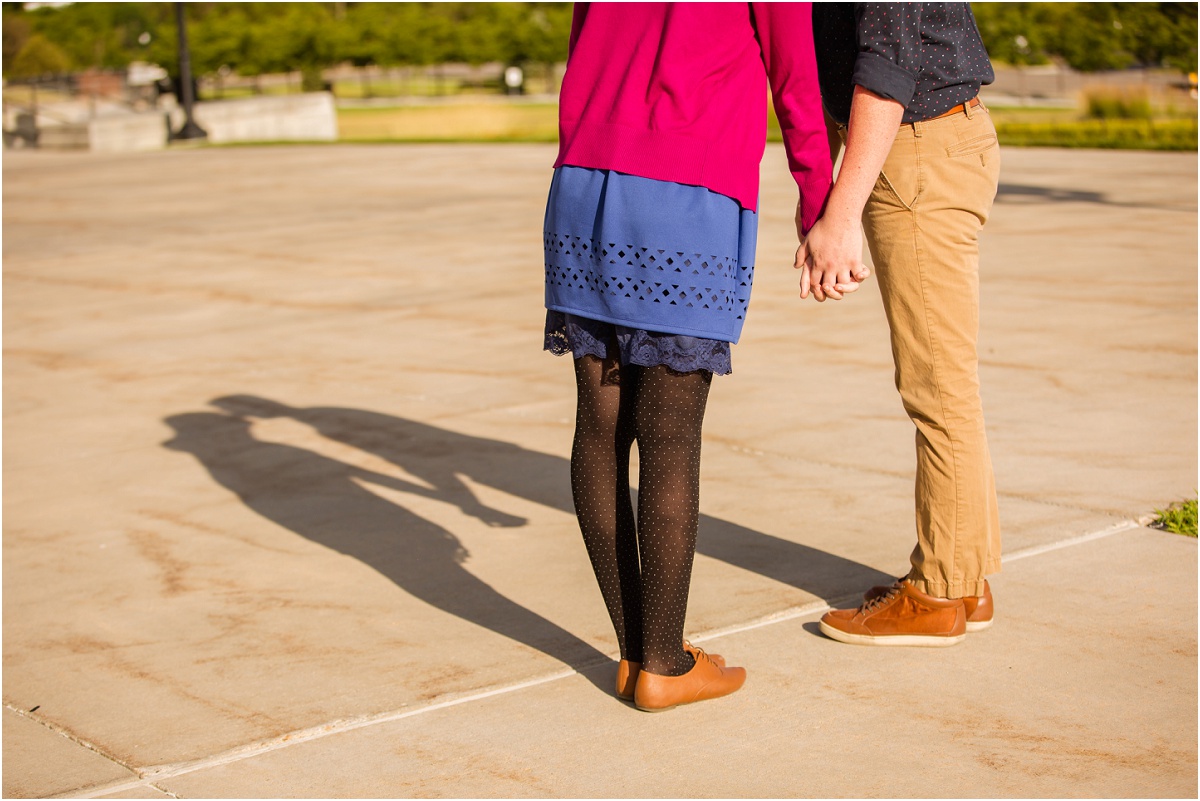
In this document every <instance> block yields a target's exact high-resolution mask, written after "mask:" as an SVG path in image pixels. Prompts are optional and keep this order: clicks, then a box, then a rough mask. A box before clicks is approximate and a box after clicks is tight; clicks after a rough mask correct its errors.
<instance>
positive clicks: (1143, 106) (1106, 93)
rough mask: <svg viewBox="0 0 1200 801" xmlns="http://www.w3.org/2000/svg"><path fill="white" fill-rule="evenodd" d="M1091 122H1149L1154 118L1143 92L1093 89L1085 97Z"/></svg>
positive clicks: (1147, 98) (1148, 100) (1148, 99)
mask: <svg viewBox="0 0 1200 801" xmlns="http://www.w3.org/2000/svg"><path fill="white" fill-rule="evenodd" d="M1085 100H1086V103H1085V107H1086V110H1087V117H1088V119H1091V120H1149V119H1152V118H1153V117H1154V110H1153V109H1152V108H1151V107H1150V98H1149V97H1147V96H1146V93H1145V92H1144V91H1122V90H1119V89H1093V90H1092V91H1089V92H1088V93H1087V94H1086V95H1085Z"/></svg>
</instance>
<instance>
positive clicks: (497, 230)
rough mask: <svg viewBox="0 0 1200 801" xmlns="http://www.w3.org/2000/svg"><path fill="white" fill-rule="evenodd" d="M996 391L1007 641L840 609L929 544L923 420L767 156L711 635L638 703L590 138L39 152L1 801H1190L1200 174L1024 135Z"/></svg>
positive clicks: (990, 378)
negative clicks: (579, 315)
mask: <svg viewBox="0 0 1200 801" xmlns="http://www.w3.org/2000/svg"><path fill="white" fill-rule="evenodd" d="M1004 159H1005V166H1004V170H1003V174H1002V183H1003V186H1002V188H1001V194H1000V197H999V200H998V202H997V205H996V209H995V213H994V216H993V219H992V221H991V222H990V223H989V225H988V228H987V229H986V230H985V233H984V241H983V254H984V255H983V260H984V267H983V275H982V289H981V294H982V336H981V357H982V365H981V373H982V380H983V392H984V402H985V406H986V409H987V414H988V430H989V436H990V438H991V446H992V451H993V457H994V459H995V463H996V469H997V482H998V485H999V489H1000V504H1001V517H1002V522H1003V524H1004V535H1005V543H1006V554H1007V558H1006V562H1005V569H1004V572H1003V573H1002V574H1000V575H999V576H997V577H996V578H995V579H994V580H993V586H994V588H995V592H996V597H997V607H998V622H997V624H996V625H995V626H994V627H993V628H992V629H990V630H988V631H986V632H982V633H980V634H978V635H972V636H971V637H969V638H968V640H967V642H965V643H964V644H962V645H960V646H957V647H955V648H952V649H938V650H924V649H871V648H862V647H853V646H845V645H841V644H838V643H834V642H831V641H829V640H827V639H825V638H823V637H822V636H821V635H820V634H819V633H818V632H817V630H816V627H815V621H816V619H817V618H818V617H819V615H820V613H821V612H822V611H823V610H824V609H825V608H826V607H827V605H829V604H834V605H837V604H843V603H847V602H849V601H850V600H851V599H852V598H853V597H855V596H856V595H857V594H858V593H860V592H861V591H862V590H864V589H865V588H866V587H867V586H869V585H870V584H872V583H876V582H878V581H880V580H883V579H885V578H886V577H889V576H894V575H896V574H898V573H900V572H902V571H903V570H904V569H905V564H906V557H907V554H908V551H909V550H910V549H911V539H912V508H911V507H912V460H913V456H912V433H911V428H910V426H909V424H908V422H907V420H906V418H905V417H904V415H903V412H902V410H901V408H900V404H899V401H898V398H897V396H896V394H895V390H894V388H893V387H892V375H891V362H890V353H889V348H888V343H887V334H886V325H885V324H884V321H883V315H882V311H881V308H880V304H879V299H878V295H877V291H876V289H875V287H874V284H873V283H869V284H868V285H867V286H866V287H865V288H864V290H863V291H862V292H860V293H859V294H858V295H857V296H855V297H853V298H851V299H849V300H847V301H844V302H842V303H840V304H834V303H826V304H824V305H818V304H815V303H812V302H811V301H810V302H808V303H801V302H800V301H799V300H798V298H797V297H796V289H795V276H794V274H793V272H792V271H791V269H790V264H791V252H792V250H793V249H794V235H793V233H792V232H791V230H790V229H791V223H790V218H791V211H792V210H791V207H792V205H793V204H794V191H795V190H794V187H793V186H792V185H791V182H790V181H791V179H790V177H789V176H788V174H787V172H786V168H785V164H784V159H783V155H782V152H781V151H780V150H779V149H778V148H776V147H772V148H770V149H769V150H768V154H767V158H766V160H765V162H764V170H763V173H764V185H763V191H762V198H763V211H762V214H761V236H760V244H759V254H758V270H757V276H756V278H757V285H756V288H755V296H754V303H753V304H752V309H751V312H750V315H749V318H748V321H747V326H746V331H745V335H744V337H743V340H742V343H741V344H739V345H738V346H737V347H736V348H735V351H734V374H733V375H732V376H730V377H728V378H722V379H718V380H716V381H715V382H714V389H713V393H712V397H711V400H710V403H709V415H708V420H707V424H706V427H705V456H704V460H705V461H704V468H703V469H704V483H703V496H702V500H701V510H702V513H703V520H702V523H701V534H700V543H699V556H698V558H697V564H696V572H695V579H694V583H693V589H692V602H691V607H690V608H689V617H688V632H689V635H690V636H691V637H692V639H693V640H694V641H697V642H701V643H703V644H704V645H705V647H708V648H710V649H712V650H716V651H718V652H720V653H723V654H725V655H726V657H727V658H728V659H730V661H731V662H732V663H734V664H743V665H745V666H746V667H747V669H748V670H749V674H750V676H749V680H748V682H747V685H746V687H745V689H744V690H743V691H741V692H740V693H738V694H736V695H734V696H731V697H729V698H727V699H722V700H719V701H714V702H711V703H704V704H698V705H696V706H694V707H685V708H681V709H679V710H675V711H673V712H671V713H670V714H667V715H646V714H643V713H639V712H637V711H636V710H633V709H631V708H630V707H628V706H626V705H623V704H621V703H620V702H618V701H616V700H615V699H614V698H613V697H612V695H611V687H610V685H611V681H612V675H613V669H614V668H613V663H612V662H611V659H612V656H613V654H614V652H615V640H614V637H613V635H612V633H611V631H610V629H609V624H608V620H607V617H606V615H605V613H604V608H603V604H602V603H601V601H600V597H599V593H598V591H597V590H596V588H595V583H594V580H593V578H592V576H591V571H590V569H589V567H588V564H587V559H586V555H585V553H584V550H583V547H582V544H581V542H580V541H579V537H578V532H577V530H576V528H575V522H574V519H573V516H572V515H571V511H570V510H571V501H570V492H569V487H568V482H567V458H568V455H569V448H570V436H571V426H572V417H573V413H574V402H573V383H572V380H571V377H570V371H569V369H568V363H567V362H566V361H565V360H562V359H555V358H553V357H551V356H549V355H546V354H543V353H541V352H540V350H539V349H540V329H541V321H542V315H543V312H542V310H541V292H542V288H541V284H542V277H541V254H540V244H539V241H540V240H539V226H540V221H541V212H542V204H543V203H544V199H545V192H546V188H547V182H548V178H549V164H550V163H551V162H552V160H553V148H552V147H547V146H538V145H507V146H473V145H459V146H398V147H387V146H375V147H350V146H337V147H288V148H245V149H211V148H210V149H193V150H181V151H169V152H165V153H152V154H139V155H107V156H105V155H76V154H49V153H6V154H5V157H4V164H3V169H4V190H3V191H4V211H3V214H4V230H3V235H4V379H5V380H4V435H5V436H4V480H5V491H4V700H5V711H4V776H3V781H4V794H5V795H6V796H51V795H69V796H79V797H160V796H163V795H174V796H178V797H218V796H219V797H264V796H265V797H272V796H284V797H326V796H334V797H355V796H366V797H393V796H401V797H402V796H418V797H426V796H451V797H455V796H457V797H462V796H522V797H525V796H534V797H546V796H622V797H649V796H675V797H683V796H699V797H717V796H721V797H726V796H908V795H914V796H937V797H953V796H977V797H984V796H988V797H990V796H1009V797H1013V796H1195V794H1196V792H1197V786H1196V734H1197V727H1196V724H1197V721H1196V708H1197V696H1196V592H1197V588H1196V570H1197V562H1196V542H1195V541H1194V540H1188V539H1184V538H1181V537H1177V536H1174V535H1170V534H1166V533H1163V532H1158V531H1154V530H1150V529H1146V528H1143V527H1141V526H1140V525H1139V523H1140V522H1145V520H1146V516H1147V515H1148V514H1150V513H1151V512H1152V511H1153V510H1154V509H1155V508H1157V507H1161V506H1164V505H1166V504H1167V503H1168V502H1170V501H1172V500H1177V499H1182V498H1184V497H1190V496H1192V495H1193V494H1194V491H1195V487H1196V484H1197V472H1196V466H1197V462H1196V459H1197V448H1196V443H1197V428H1196V400H1197V398H1196V396H1197V373H1196V330H1197V329H1196V278H1197V270H1196V263H1197V254H1196V241H1197V239H1196V234H1197V231H1196V189H1197V187H1196V155H1195V154H1153V153H1119V152H1100V151H1058V150H1036V149H1030V150H1015V149H1014V150H1008V151H1006V152H1005V155H1004Z"/></svg>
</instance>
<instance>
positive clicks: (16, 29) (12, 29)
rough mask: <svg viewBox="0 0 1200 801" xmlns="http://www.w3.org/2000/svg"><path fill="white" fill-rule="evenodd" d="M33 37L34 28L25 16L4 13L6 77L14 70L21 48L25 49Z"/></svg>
mask: <svg viewBox="0 0 1200 801" xmlns="http://www.w3.org/2000/svg"><path fill="white" fill-rule="evenodd" d="M32 35H33V28H32V26H31V25H30V24H29V20H27V19H26V18H25V16H24V15H23V14H20V13H9V12H8V11H5V12H4V74H5V75H8V73H9V70H10V69H12V62H13V59H14V58H16V57H17V53H20V52H21V48H23V47H25V43H26V42H28V41H29V37H30V36H32Z"/></svg>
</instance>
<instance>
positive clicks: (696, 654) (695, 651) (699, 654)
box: [684, 640, 716, 665]
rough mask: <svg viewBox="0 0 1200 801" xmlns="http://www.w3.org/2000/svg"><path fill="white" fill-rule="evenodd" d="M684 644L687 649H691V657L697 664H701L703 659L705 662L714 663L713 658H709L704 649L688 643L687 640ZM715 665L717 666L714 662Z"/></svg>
mask: <svg viewBox="0 0 1200 801" xmlns="http://www.w3.org/2000/svg"><path fill="white" fill-rule="evenodd" d="M684 643H685V644H686V645H687V647H688V649H689V651H690V653H691V655H692V658H693V659H695V660H696V661H697V662H699V661H700V660H701V659H703V660H705V661H707V662H712V661H713V660H712V657H711V656H709V655H708V654H707V653H706V652H705V651H704V649H703V648H697V647H696V646H694V645H692V644H691V643H690V642H687V640H684ZM713 664H714V665H715V664H716V662H713Z"/></svg>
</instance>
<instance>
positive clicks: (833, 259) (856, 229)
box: [792, 209, 871, 303]
mask: <svg viewBox="0 0 1200 801" xmlns="http://www.w3.org/2000/svg"><path fill="white" fill-rule="evenodd" d="M796 213H797V215H799V210H798V209H797V212H796ZM798 223H799V221H798V220H797V226H796V227H797V231H799V224H798ZM792 266H793V267H794V268H795V269H797V270H800V297H801V298H807V297H808V296H809V295H810V294H811V295H812V296H813V297H814V298H816V300H817V301H818V302H821V303H823V302H824V301H825V299H826V298H830V299H832V300H841V299H842V298H843V297H845V296H846V295H848V294H850V293H851V292H857V291H858V287H859V285H860V284H862V282H863V281H865V280H867V278H868V277H870V275H871V271H870V269H868V268H867V266H866V265H865V264H863V262H862V225H861V223H859V222H858V220H855V219H852V218H851V219H848V220H838V219H837V218H833V217H831V216H829V215H828V214H827V215H825V216H824V217H822V218H821V219H819V220H817V222H816V223H815V224H814V225H813V227H812V230H810V231H809V232H808V236H807V237H804V236H801V238H800V247H798V248H797V249H796V261H795V264H793V265H792Z"/></svg>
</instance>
